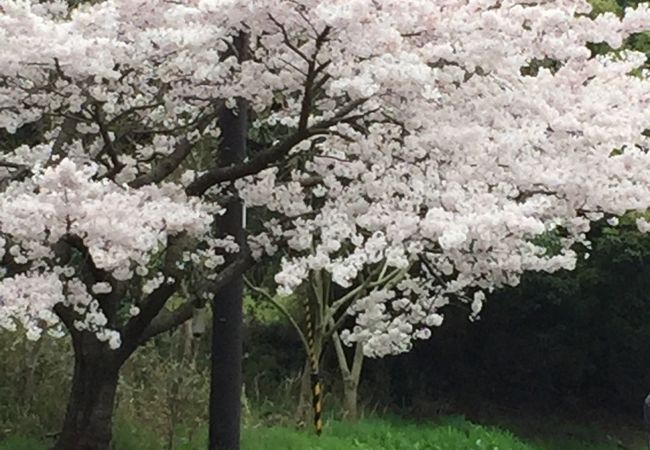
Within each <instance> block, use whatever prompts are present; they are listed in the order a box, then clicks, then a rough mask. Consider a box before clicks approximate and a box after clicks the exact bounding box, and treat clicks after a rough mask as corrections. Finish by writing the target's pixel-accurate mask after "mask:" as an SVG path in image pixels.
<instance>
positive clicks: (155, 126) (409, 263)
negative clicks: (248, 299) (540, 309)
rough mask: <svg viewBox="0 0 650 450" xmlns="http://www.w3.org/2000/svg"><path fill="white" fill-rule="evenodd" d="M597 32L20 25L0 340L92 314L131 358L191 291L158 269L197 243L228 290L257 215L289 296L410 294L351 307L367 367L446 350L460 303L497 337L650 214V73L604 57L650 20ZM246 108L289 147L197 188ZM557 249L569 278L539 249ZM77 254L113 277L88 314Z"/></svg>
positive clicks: (332, 20) (402, 12) (402, 10)
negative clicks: (174, 248) (415, 347)
mask: <svg viewBox="0 0 650 450" xmlns="http://www.w3.org/2000/svg"><path fill="white" fill-rule="evenodd" d="M589 12H590V6H589V3H588V2H586V1H583V0H558V1H552V2H550V1H539V2H530V1H527V0H501V1H498V2H497V1H493V0H469V1H468V0H446V1H444V2H434V1H424V0H384V1H381V2H377V1H373V0H297V1H296V0H291V1H289V0H257V1H254V2H250V1H247V0H190V1H185V2H168V1H165V0H106V1H102V2H97V3H95V4H92V5H83V6H79V7H76V8H74V9H72V10H69V9H68V8H67V6H65V5H64V3H63V2H60V1H56V2H49V3H41V2H32V1H28V0H0V42H3V45H4V47H3V51H2V52H0V129H4V130H6V131H7V132H9V133H13V132H16V131H20V130H25V129H33V130H35V131H34V133H36V134H38V137H37V138H36V139H35V140H36V141H37V142H36V143H35V144H34V143H32V144H29V145H27V144H25V145H21V146H18V147H16V148H12V149H9V150H8V151H6V152H4V153H3V154H2V155H1V156H2V158H3V159H2V160H0V186H1V193H0V239H1V241H0V244H2V245H0V248H3V249H4V251H2V253H3V254H4V260H7V261H10V262H11V264H13V265H15V266H18V267H17V268H14V269H10V270H7V271H6V274H5V277H4V279H3V280H2V281H0V298H2V305H1V306H0V322H2V323H8V321H9V320H10V318H17V319H18V320H19V321H22V322H23V323H25V325H26V327H27V328H29V329H33V328H34V326H36V325H34V324H37V323H41V322H42V323H45V324H50V323H54V322H56V320H55V319H54V317H53V316H52V315H51V314H50V313H48V312H41V311H51V309H52V308H53V307H54V306H55V305H56V304H64V303H66V302H67V304H70V302H71V300H70V299H71V298H73V297H74V295H76V296H77V297H74V298H77V299H78V300H76V303H77V304H83V305H85V306H84V308H85V310H84V311H87V313H86V315H89V316H90V317H92V318H93V319H92V320H90V321H89V324H87V325H83V326H87V327H91V325H90V324H95V326H97V327H98V328H96V329H95V328H93V330H95V332H96V333H99V336H101V338H102V339H105V340H108V341H109V342H113V344H114V345H117V342H118V338H117V337H116V336H114V335H108V334H106V333H105V332H103V331H101V330H104V329H105V328H106V327H105V326H104V324H103V323H104V319H103V318H102V316H101V314H102V310H103V307H102V302H104V301H106V298H107V297H111V296H114V295H117V294H118V292H117V291H115V290H114V289H113V285H114V284H115V282H117V281H119V282H126V283H127V284H128V283H131V284H132V285H135V284H137V285H138V286H140V288H141V287H142V286H144V291H145V292H144V293H145V294H147V293H149V294H150V293H152V292H154V291H155V290H156V289H161V288H162V287H163V286H166V285H169V286H176V285H177V284H178V283H177V282H178V281H179V280H177V279H176V277H175V276H171V275H170V274H168V273H164V270H162V269H161V268H160V264H159V261H158V258H159V256H160V255H162V254H164V253H165V252H166V250H167V249H168V247H169V242H170V238H171V237H174V236H182V235H189V236H191V239H190V241H191V243H192V244H191V245H193V248H189V247H188V248H184V252H181V256H180V258H178V260H177V261H175V262H174V263H175V267H176V269H179V270H181V272H185V273H189V272H190V271H191V270H190V268H189V267H186V265H192V264H200V265H203V266H204V268H207V269H208V270H207V272H210V271H213V272H214V269H216V268H218V267H220V266H221V265H223V264H224V263H225V261H226V255H228V254H233V253H236V252H238V251H239V250H240V248H239V245H237V244H235V243H234V242H233V241H232V240H229V239H227V238H226V239H222V238H221V237H220V238H219V239H217V238H216V236H215V235H214V230H213V229H212V228H213V227H212V217H213V216H214V215H215V214H219V213H220V212H221V211H222V208H221V207H219V206H217V205H219V200H223V197H224V196H232V195H235V194H236V196H238V197H239V198H241V199H243V201H244V202H245V204H246V208H247V210H248V214H250V215H256V216H255V217H259V218H261V219H260V220H259V221H258V222H262V224H261V227H258V228H255V229H253V228H251V229H250V230H249V231H250V233H249V238H248V243H249V246H250V249H251V253H252V255H253V256H254V257H255V258H256V259H258V260H260V259H263V258H264V257H266V256H268V255H272V254H275V253H277V252H281V254H282V257H283V263H282V267H281V268H280V270H279V271H278V273H277V274H276V275H275V279H276V282H277V283H278V285H279V288H280V289H281V290H283V291H291V290H293V289H296V288H297V287H298V286H300V285H301V284H302V283H306V282H308V280H309V274H310V273H311V272H314V271H326V272H327V273H329V274H330V276H331V278H332V280H333V281H334V282H335V283H337V284H338V285H340V286H341V287H342V288H351V287H353V286H355V285H358V284H359V283H360V282H361V280H362V279H364V278H367V275H368V273H374V272H375V271H376V270H377V268H381V267H385V268H386V269H387V270H389V271H397V272H396V273H398V274H399V276H398V277H397V278H395V279H391V282H390V283H389V284H388V285H386V286H374V287H373V288H371V289H368V290H367V292H365V293H364V295H363V296H361V297H360V298H359V299H358V300H357V301H356V302H354V303H353V304H352V305H350V308H349V313H350V314H353V315H354V316H355V318H356V325H355V326H354V327H353V328H352V329H350V330H348V331H347V332H346V333H344V334H343V338H344V339H345V340H346V341H348V342H363V343H364V349H365V351H366V353H367V354H369V355H374V356H382V355H385V354H389V353H395V352H401V351H406V350H408V349H409V348H410V346H411V345H412V342H413V340H416V339H426V338H427V337H429V336H430V334H431V332H430V329H431V328H432V327H435V326H438V325H440V324H441V322H442V320H443V315H444V311H443V308H444V306H445V305H446V304H448V303H449V302H450V301H456V300H458V299H460V300H461V301H464V302H466V303H467V305H468V309H469V313H470V317H476V316H477V315H478V314H479V313H480V311H481V309H482V306H483V302H484V300H485V293H487V292H490V291H491V290H492V289H494V288H495V287H498V286H502V285H505V284H516V283H517V282H518V280H519V278H520V276H521V274H522V273H524V272H526V271H529V270H544V271H549V272H550V271H555V270H558V269H563V268H568V269H570V268H572V267H573V266H574V264H575V260H576V253H575V251H574V245H575V244H576V243H584V244H587V242H586V233H587V232H588V230H589V227H590V223H591V222H592V221H594V220H598V219H600V218H602V217H604V216H605V215H606V216H607V217H610V218H611V217H616V216H619V215H621V214H624V213H625V212H626V211H630V210H639V211H643V210H645V209H647V208H648V206H649V205H650V156H649V155H648V153H647V149H648V145H649V142H648V137H647V136H646V134H645V133H644V131H645V130H646V129H647V128H648V125H649V124H650V81H649V80H648V76H647V74H646V73H645V72H644V70H643V65H644V63H645V57H644V55H641V54H638V53H634V52H627V51H617V52H612V53H611V54H607V55H594V54H593V52H592V49H591V46H590V44H591V43H601V42H603V43H606V44H608V45H609V46H610V47H612V48H613V49H620V47H621V46H622V44H623V43H624V41H625V39H626V38H627V37H628V36H630V35H631V34H633V33H638V32H643V31H646V30H648V29H650V10H649V9H648V7H647V5H645V4H641V5H640V6H638V7H637V8H636V9H628V10H627V11H626V13H625V15H624V16H623V17H617V16H615V15H613V14H604V15H600V16H597V17H596V18H591V17H590V16H589ZM244 35H245V36H246V39H245V42H246V44H245V45H246V49H245V51H244V50H242V47H241V45H240V44H241V37H242V36H244ZM237 99H240V100H245V101H246V102H247V104H248V105H249V106H250V109H251V114H250V117H251V130H253V131H254V132H255V133H257V134H260V135H263V134H264V131H268V132H269V133H270V134H271V137H270V138H267V139H266V140H264V142H261V143H260V146H261V147H263V150H261V153H260V154H258V153H255V152H251V155H250V157H249V160H247V161H246V162H244V163H242V166H241V170H239V171H237V170H233V171H231V172H228V171H224V172H221V173H220V172H218V171H217V172H211V171H210V170H206V167H205V166H204V165H201V164H195V163H193V162H192V161H193V158H191V157H190V156H189V155H192V156H197V155H198V154H199V153H200V152H201V151H205V148H206V147H210V146H212V147H214V146H215V145H214V143H215V141H216V140H218V138H219V136H220V135H221V133H222V132H223V130H221V129H220V125H219V121H218V120H216V117H217V116H218V115H219V112H220V111H221V110H222V108H226V109H230V110H233V111H234V113H237V111H236V105H237ZM29 127H32V128H29ZM253 131H252V132H251V134H254V133H253ZM202 143H207V144H208V145H200V144H202ZM212 147H210V148H212ZM201 149H203V150H201ZM260 155H261V156H260ZM196 159H200V158H196ZM260 161H261V162H260ZM258 162H260V163H259V164H257V163H258ZM168 167H170V168H169V169H168ZM177 169H178V170H177ZM207 169H209V167H208V168H207ZM214 173H217V174H218V176H217V175H214ZM211 176H214V181H212V182H210V177H211ZM197 186H198V187H197ZM639 228H640V229H643V230H648V229H649V228H650V227H648V225H647V223H646V222H640V223H639ZM554 233H555V234H557V235H558V236H559V237H558V238H557V239H558V241H559V249H557V250H556V251H553V252H550V251H549V250H548V249H547V248H546V247H545V246H544V245H543V244H542V243H540V241H539V240H538V238H539V236H540V235H548V234H554ZM76 240H80V241H81V243H82V245H81V247H82V248H83V249H86V250H85V251H86V252H87V254H88V255H89V257H90V258H91V260H92V262H93V266H94V267H95V269H97V270H100V271H103V273H106V274H108V277H110V281H107V280H104V279H99V280H94V281H93V282H92V283H90V284H89V283H88V282H82V283H81V284H82V285H83V286H84V289H83V290H84V292H85V293H84V294H83V295H81V294H71V292H72V291H73V290H72V289H71V288H70V287H67V286H71V285H74V286H77V287H80V286H81V285H79V283H73V281H75V280H76V279H81V278H83V277H81V275H80V274H79V273H78V272H77V271H76V269H75V270H73V272H72V273H70V270H71V269H70V268H69V267H64V266H65V265H66V264H67V263H63V262H61V261H60V259H61V258H60V257H59V256H58V254H57V243H59V242H61V241H65V242H68V241H72V243H73V244H74V243H75V242H77V241H76ZM183 253H184V254H183ZM70 264H72V263H70ZM75 264H77V263H76V262H75ZM75 267H77V266H75ZM176 276H179V274H176ZM180 276H182V273H181V274H180ZM25 277H27V278H31V279H34V280H38V282H34V283H33V286H34V288H33V289H31V288H29V287H28V285H30V284H29V283H27V282H25V279H27V278H25ZM211 277H213V278H214V273H212V275H211ZM48 280H49V281H48ZM86 281H87V280H86ZM48 283H51V284H49V285H48ZM105 283H108V286H107V285H106V284H105ZM19 286H23V287H19ZM32 291H33V292H32ZM50 291H51V295H49V294H48V295H45V294H44V292H50ZM86 296H88V297H86ZM82 297H83V298H85V300H81V298H82ZM45 298H47V301H46V300H45ZM88 298H92V300H90V301H88ZM94 300H97V303H93V301H94ZM113 300H114V301H120V299H117V300H116V299H113ZM73 303H74V302H73ZM132 306H133V307H135V308H138V306H137V305H132ZM48 326H49V325H48ZM83 326H82V325H80V327H82V328H83ZM85 329H90V328H85Z"/></svg>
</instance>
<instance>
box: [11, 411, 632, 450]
mask: <svg viewBox="0 0 650 450" xmlns="http://www.w3.org/2000/svg"><path fill="white" fill-rule="evenodd" d="M204 440H205V436H200V437H198V439H197V440H195V442H200V441H204ZM114 444H115V450H160V449H163V448H166V446H164V445H162V443H160V442H156V439H155V438H154V435H153V434H152V433H149V432H143V431H141V430H139V429H137V428H135V427H133V426H129V425H127V424H120V425H118V427H117V430H116V433H115V442H114ZM204 448H205V446H204V445H197V444H196V443H195V444H194V445H191V444H190V443H188V442H187V439H185V440H184V439H183V438H182V436H181V438H179V441H178V444H177V445H176V446H175V447H174V449H175V450H203V449H204ZM242 448H243V450H347V449H350V450H616V449H620V448H621V447H618V446H617V444H616V443H614V442H612V443H608V442H606V441H605V442H602V441H601V442H589V441H585V440H579V439H576V438H562V437H557V436H548V437H547V439H542V440H539V439H535V440H534V441H530V440H529V441H524V440H522V439H519V438H517V437H516V436H514V435H513V434H512V433H510V432H509V431H506V430H502V429H498V428H494V427H485V426H480V425H475V424H473V423H470V422H468V421H466V420H464V419H462V418H454V417H452V418H447V419H443V420H440V421H438V422H436V423H420V424H414V423H408V422H403V421H385V420H364V421H362V422H360V423H358V424H356V425H352V424H344V423H331V424H328V426H327V428H326V429H325V433H324V434H323V436H321V437H316V436H314V435H313V434H311V433H309V432H308V431H300V430H295V429H292V428H287V427H279V426H278V427H259V428H249V429H247V430H245V432H244V436H243V442H242ZM0 450H47V445H46V444H45V443H42V442H40V443H39V442H38V441H37V440H33V439H20V438H14V439H10V440H6V441H3V442H0ZM634 450H636V449H634Z"/></svg>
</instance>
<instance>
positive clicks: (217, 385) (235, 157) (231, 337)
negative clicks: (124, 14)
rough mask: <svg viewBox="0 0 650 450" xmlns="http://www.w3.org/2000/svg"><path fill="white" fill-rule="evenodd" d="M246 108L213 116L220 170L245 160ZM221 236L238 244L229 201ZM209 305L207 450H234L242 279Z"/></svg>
mask: <svg viewBox="0 0 650 450" xmlns="http://www.w3.org/2000/svg"><path fill="white" fill-rule="evenodd" d="M236 47H237V48H238V50H239V52H240V54H239V57H240V59H244V58H243V55H244V54H245V52H246V47H247V41H246V38H245V37H244V36H240V37H239V38H238V39H236ZM247 109H248V105H247V102H246V101H245V100H243V99H239V100H237V107H236V108H235V109H234V110H230V109H228V108H224V109H223V112H222V113H221V115H220V117H219V125H220V128H221V144H220V146H219V158H218V163H219V164H220V165H221V167H226V166H230V165H234V164H240V163H242V162H243V161H244V158H245V157H246V134H247V130H248V111H247ZM216 227H217V229H218V231H219V232H220V233H221V234H222V235H231V236H234V237H235V239H236V240H237V242H238V243H240V244H241V243H243V241H244V239H245V237H244V229H243V205H242V203H241V201H239V200H234V201H232V202H231V203H229V204H228V205H227V212H226V213H225V214H224V215H223V216H221V217H219V218H218V219H217V221H216ZM215 294H216V295H215V298H214V301H213V304H212V318H213V322H212V378H211V383H210V434H209V450H239V447H240V444H239V441H240V422H241V391H242V318H243V313H242V309H243V302H242V298H243V295H242V294H243V275H238V276H236V277H235V278H233V280H232V281H231V282H230V283H229V284H227V285H226V286H225V287H223V288H222V289H221V290H220V291H219V292H216V293H215Z"/></svg>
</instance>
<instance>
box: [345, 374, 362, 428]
mask: <svg viewBox="0 0 650 450" xmlns="http://www.w3.org/2000/svg"><path fill="white" fill-rule="evenodd" d="M343 398H344V407H345V418H346V419H347V420H348V421H350V422H356V421H357V420H358V419H359V410H358V404H359V403H358V402H359V383H358V381H355V380H353V379H352V377H350V378H345V379H344V380H343Z"/></svg>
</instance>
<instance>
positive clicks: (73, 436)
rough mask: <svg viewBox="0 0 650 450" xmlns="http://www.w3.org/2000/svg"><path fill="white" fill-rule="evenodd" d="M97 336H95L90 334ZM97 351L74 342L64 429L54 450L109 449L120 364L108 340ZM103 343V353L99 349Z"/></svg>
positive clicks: (98, 346) (98, 345)
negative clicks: (109, 346)
mask: <svg viewBox="0 0 650 450" xmlns="http://www.w3.org/2000/svg"><path fill="white" fill-rule="evenodd" d="M90 339H94V337H90ZM96 344H97V345H94V346H93V347H95V348H94V351H84V350H87V349H82V348H81V345H75V364H74V374H73V377H72V389H71V392H70V398H69V400H68V407H67V411H66V415H65V420H64V423H63V429H62V431H61V434H60V435H59V437H58V440H57V442H56V444H55V446H54V449H53V450H110V449H111V439H112V427H113V420H112V419H113V406H114V402H115V393H116V391H117V383H118V379H119V365H117V364H115V363H114V362H113V360H112V358H111V355H110V354H111V353H112V352H110V350H108V347H107V345H106V344H105V343H99V342H97V343H96ZM100 346H104V347H105V348H103V349H102V350H101V351H100V352H98V351H97V350H98V349H99V348H100Z"/></svg>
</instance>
